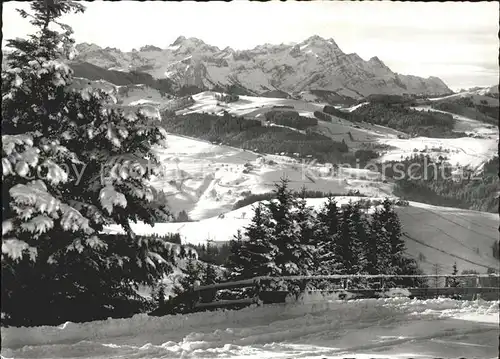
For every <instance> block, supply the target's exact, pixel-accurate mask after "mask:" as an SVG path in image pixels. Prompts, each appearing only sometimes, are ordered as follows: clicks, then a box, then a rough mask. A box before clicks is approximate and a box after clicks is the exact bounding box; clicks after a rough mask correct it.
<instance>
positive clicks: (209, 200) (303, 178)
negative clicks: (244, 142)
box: [152, 135, 391, 219]
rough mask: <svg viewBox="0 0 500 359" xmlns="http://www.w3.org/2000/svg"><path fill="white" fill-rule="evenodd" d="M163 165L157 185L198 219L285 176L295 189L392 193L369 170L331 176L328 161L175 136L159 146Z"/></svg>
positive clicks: (262, 190)
mask: <svg viewBox="0 0 500 359" xmlns="http://www.w3.org/2000/svg"><path fill="white" fill-rule="evenodd" d="M156 151H157V153H158V156H159V157H160V159H161V162H162V165H163V169H162V171H161V176H159V177H157V178H156V179H155V180H154V181H153V182H152V183H153V185H154V186H155V187H156V188H159V189H162V190H163V191H164V192H166V193H167V194H168V195H169V197H168V202H169V205H170V206H171V208H172V209H173V210H175V211H181V210H186V211H188V213H189V216H190V217H191V218H192V219H203V218H209V217H211V216H216V215H219V214H221V213H223V212H227V211H229V210H231V209H232V207H233V205H234V204H235V203H236V201H238V200H240V199H242V198H244V196H245V195H247V194H250V193H252V194H258V193H265V192H270V191H272V190H273V189H274V184H275V183H276V182H278V181H279V180H280V178H282V177H287V178H288V179H289V180H290V185H291V188H292V189H294V190H299V189H300V188H301V187H302V186H306V188H307V189H309V190H315V191H316V190H317V191H323V192H332V193H347V192H348V191H349V190H359V191H361V192H362V193H365V194H367V195H371V196H383V195H386V194H387V193H391V184H389V183H383V182H382V180H381V179H380V174H379V173H376V172H372V171H369V170H363V169H360V170H357V169H355V168H353V169H344V170H342V171H340V172H339V173H338V174H337V175H335V176H333V175H330V174H329V173H330V172H329V171H330V168H329V167H328V166H325V165H318V164H315V163H308V162H306V161H300V160H298V159H295V158H292V157H288V156H281V155H265V154H258V153H255V152H251V151H246V150H242V149H238V148H233V147H229V146H220V145H216V144H212V143H209V142H204V141H199V140H194V139H190V138H185V137H182V136H174V135H169V136H168V137H167V147H161V148H160V147H158V148H157V149H156Z"/></svg>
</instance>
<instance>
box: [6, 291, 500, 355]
mask: <svg viewBox="0 0 500 359" xmlns="http://www.w3.org/2000/svg"><path fill="white" fill-rule="evenodd" d="M498 304H499V303H498V302H484V301H455V300H451V299H431V300H425V301H422V300H410V299H408V298H386V299H363V300H354V301H348V302H345V301H339V300H335V299H330V298H329V297H323V296H321V295H308V296H306V297H304V298H302V300H300V301H299V302H297V303H287V304H278V305H268V306H263V307H249V308H245V309H242V310H239V311H216V312H204V313H194V314H188V315H183V316H181V315H179V316H165V317H159V318H157V317H148V316H147V315H137V316H135V317H133V318H130V319H108V320H106V321H96V322H90V323H83V324H75V323H65V324H63V325H60V326H57V327H34V328H2V357H3V358H19V359H21V358H38V359H42V358H94V359H97V358H106V359H111V358H116V359H118V358H123V359H125V358H126V359H132V358H204V359H207V358H228V359H230V358H231V359H236V358H240V359H242V358H253V359H265V358H283V359H285V358H304V359H313V358H315V359H319V358H327V359H333V358H346V357H351V358H352V357H355V358H366V359H367V358H436V357H447V358H458V357H466V358H496V357H497V355H498V335H499V329H498V324H499V321H498V314H499V308H498Z"/></svg>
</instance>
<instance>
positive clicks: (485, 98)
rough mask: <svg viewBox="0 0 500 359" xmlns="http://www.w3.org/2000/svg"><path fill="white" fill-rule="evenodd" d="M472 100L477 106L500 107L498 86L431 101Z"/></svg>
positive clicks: (471, 90)
mask: <svg viewBox="0 0 500 359" xmlns="http://www.w3.org/2000/svg"><path fill="white" fill-rule="evenodd" d="M460 98H470V99H471V100H472V101H473V103H474V104H475V105H481V104H483V105H487V106H496V107H498V106H499V100H498V85H494V86H491V87H484V88H475V89H470V90H466V91H461V92H458V93H455V94H452V95H447V96H442V97H434V98H430V99H429V100H430V101H433V102H440V101H443V100H456V99H460Z"/></svg>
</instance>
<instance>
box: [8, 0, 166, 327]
mask: <svg viewBox="0 0 500 359" xmlns="http://www.w3.org/2000/svg"><path fill="white" fill-rule="evenodd" d="M30 6H31V10H32V11H31V13H28V12H26V11H20V14H21V16H22V17H24V18H29V19H30V22H31V24H32V25H34V26H35V27H36V28H37V29H38V31H37V32H36V33H35V34H32V35H30V36H29V37H28V38H27V39H15V40H8V42H7V45H8V46H9V47H10V48H12V50H13V51H12V52H11V53H9V54H8V55H7V64H6V65H7V66H6V69H5V70H3V71H2V181H3V186H2V213H3V214H2V227H3V231H2V287H3V288H2V312H3V316H4V317H5V318H6V319H5V321H4V323H13V324H23V325H24V324H26V325H34V324H56V323H59V322H64V321H67V320H73V321H81V320H91V319H97V318H106V317H108V316H112V315H125V313H126V314H130V313H132V312H134V311H137V310H139V307H138V306H137V305H138V304H134V305H131V304H130V303H132V302H133V301H134V300H135V302H134V303H138V302H140V298H139V297H138V295H137V293H136V289H137V287H138V285H139V284H152V283H153V282H155V281H157V280H158V279H159V278H161V277H162V276H163V275H164V274H165V273H166V272H168V271H169V270H171V264H170V263H169V262H168V261H167V260H166V258H167V256H168V249H169V246H167V245H165V242H163V241H162V240H160V239H158V238H149V239H146V238H135V236H134V234H133V233H132V231H131V228H130V225H129V221H137V220H141V221H144V222H145V223H149V224H152V223H154V222H156V221H161V220H164V219H167V218H168V217H167V215H168V213H167V212H166V210H165V203H159V202H158V198H159V193H157V192H156V191H155V190H154V189H153V188H151V187H150V186H149V185H148V184H147V183H148V180H149V178H150V176H151V174H154V173H155V170H156V167H157V165H158V162H157V160H156V157H155V154H154V153H153V152H152V151H151V147H152V145H154V144H161V143H162V141H164V139H165V135H166V133H165V131H164V130H163V129H162V128H161V127H159V126H158V123H157V122H156V120H151V119H148V118H146V117H144V116H143V115H141V114H139V113H138V114H137V115H136V116H134V117H125V116H124V115H122V114H121V113H119V112H117V111H114V110H110V109H108V108H106V107H105V103H106V100H107V98H106V96H105V94H103V93H102V92H93V91H88V90H87V91H84V92H78V91H75V90H73V89H72V88H71V83H72V71H71V69H70V68H69V67H68V66H67V65H65V64H64V63H63V61H62V60H63V59H64V58H65V57H66V58H67V57H68V56H71V55H72V49H73V40H72V39H71V34H72V30H71V28H70V27H69V26H67V25H65V24H62V23H60V21H59V19H60V17H61V16H62V15H63V14H67V13H72V12H76V13H78V12H83V11H84V7H83V6H82V5H81V3H77V2H72V1H59V2H44V1H34V2H31V3H30ZM57 29H59V30H57ZM112 223H114V224H120V225H122V227H123V228H124V229H125V231H126V232H127V235H126V236H121V237H120V238H118V237H116V236H103V235H100V234H99V233H100V231H101V230H102V229H103V226H105V225H108V224H112Z"/></svg>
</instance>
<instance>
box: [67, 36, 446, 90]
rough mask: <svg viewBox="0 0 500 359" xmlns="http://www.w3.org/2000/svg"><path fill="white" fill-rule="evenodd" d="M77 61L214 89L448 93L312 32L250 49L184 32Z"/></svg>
mask: <svg viewBox="0 0 500 359" xmlns="http://www.w3.org/2000/svg"><path fill="white" fill-rule="evenodd" d="M77 49H78V51H79V55H78V56H77V58H76V60H77V61H81V62H83V61H84V62H89V63H92V64H94V65H97V66H100V67H104V68H107V69H110V68H112V69H115V70H125V71H130V70H132V69H135V70H139V71H143V72H147V73H149V74H151V75H152V76H154V77H155V78H169V79H171V80H173V81H174V82H175V83H177V84H178V85H179V86H182V85H195V86H198V87H200V88H213V87H214V86H215V85H223V86H225V85H229V84H237V85H239V86H242V87H243V88H246V89H248V90H250V91H253V92H254V93H257V94H260V93H263V92H266V91H269V90H282V91H286V92H288V93H299V92H301V91H304V90H308V89H313V90H317V89H320V90H329V91H332V92H333V93H335V95H337V96H347V97H350V98H360V97H364V96H367V95H369V94H374V93H387V94H399V93H402V92H405V93H425V94H434V95H438V94H449V93H452V91H451V90H450V89H449V88H448V87H447V86H446V84H444V82H443V81H441V80H440V79H438V78H436V77H429V78H427V79H423V78H420V77H416V76H411V75H408V76H406V75H400V74H396V73H394V72H392V71H391V69H389V68H388V67H387V66H386V65H385V64H384V63H383V62H382V61H381V60H380V59H379V58H378V57H373V58H371V59H370V60H368V61H365V60H363V59H362V58H361V57H359V56H358V55H357V54H354V53H353V54H345V53H344V52H342V50H341V49H340V48H339V47H338V45H337V44H336V43H335V41H334V40H333V39H323V38H321V37H319V36H312V37H310V38H308V39H306V40H304V41H303V42H301V43H299V44H296V45H270V44H266V45H260V46H257V47H255V48H254V49H251V50H243V51H235V50H233V49H231V48H229V47H227V48H225V49H223V50H220V49H219V48H217V47H215V46H211V45H208V44H206V43H204V42H203V41H202V40H200V39H196V38H185V37H183V36H180V37H179V38H178V39H177V40H176V41H175V42H174V43H173V44H172V45H171V46H169V47H167V48H166V49H160V48H157V47H154V46H145V47H143V48H141V49H139V50H133V51H132V52H122V51H120V50H118V49H115V48H105V49H103V48H100V47H99V46H97V45H94V44H79V45H77Z"/></svg>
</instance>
